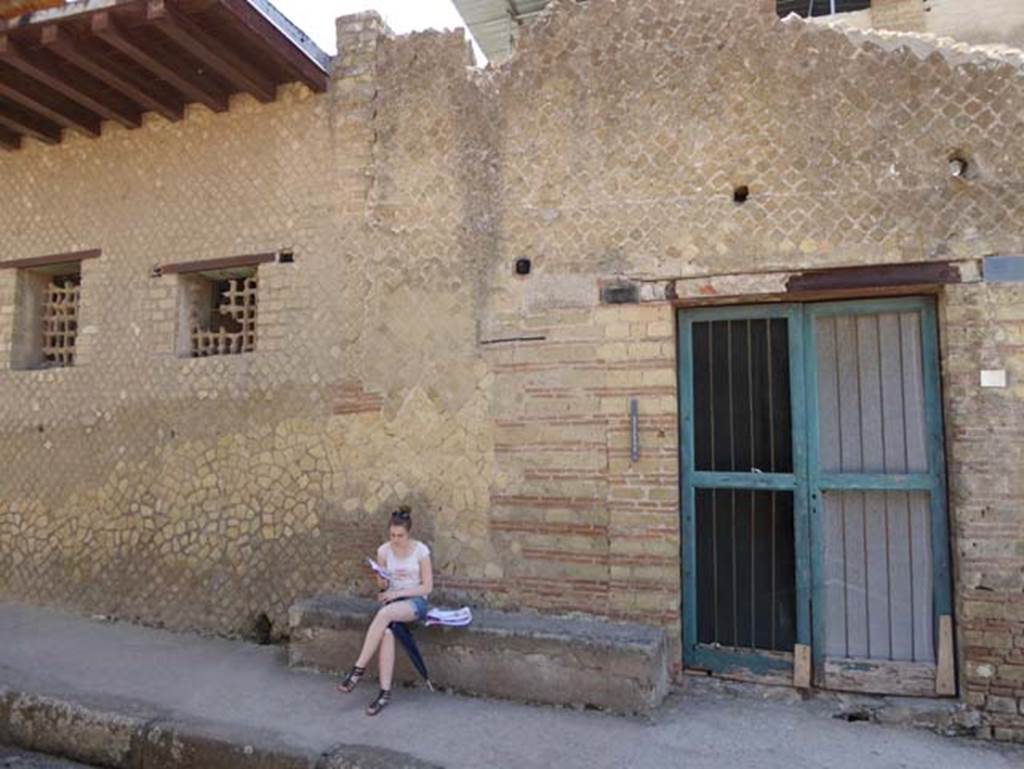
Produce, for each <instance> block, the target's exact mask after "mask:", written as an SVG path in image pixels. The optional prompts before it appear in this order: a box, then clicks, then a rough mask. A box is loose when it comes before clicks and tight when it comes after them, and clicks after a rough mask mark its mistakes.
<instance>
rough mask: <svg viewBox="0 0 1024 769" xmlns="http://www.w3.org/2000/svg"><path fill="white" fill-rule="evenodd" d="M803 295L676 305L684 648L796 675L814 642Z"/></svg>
mask: <svg viewBox="0 0 1024 769" xmlns="http://www.w3.org/2000/svg"><path fill="white" fill-rule="evenodd" d="M802 328H803V320H802V314H801V309H800V307H799V306H798V305H771V306H756V307H730V308H716V309H707V310H695V311H686V312H681V313H680V315H679V343H680V361H681V362H682V368H681V371H680V379H679V381H680V419H681V430H680V435H681V436H682V447H681V451H680V455H681V458H682V475H681V477H682V483H683V487H682V515H683V538H682V542H683V553H682V563H683V572H684V573H683V585H684V589H683V609H684V614H683V616H684V618H685V619H684V622H683V634H684V660H685V662H686V664H687V665H689V666H691V667H699V668H704V669H707V670H713V671H716V672H721V673H740V672H743V671H751V672H753V673H755V674H757V675H759V676H761V677H767V678H778V679H782V680H786V679H791V678H792V670H793V649H794V645H795V644H797V643H800V644H809V643H810V637H811V620H810V611H809V602H808V600H807V596H808V594H809V584H810V559H809V545H808V538H809V528H808V517H807V499H808V497H807V473H806V466H807V462H806V454H805V450H804V447H805V444H806V425H805V420H804V414H805V408H804V402H803V398H804V383H803V379H802V365H803V364H802V361H803V360H804V351H803V331H802Z"/></svg>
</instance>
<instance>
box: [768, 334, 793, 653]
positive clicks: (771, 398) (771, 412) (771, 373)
mask: <svg viewBox="0 0 1024 769" xmlns="http://www.w3.org/2000/svg"><path fill="white" fill-rule="evenodd" d="M773 322H774V321H773V320H772V319H771V318H767V319H765V322H764V323H765V339H766V341H767V344H766V347H767V351H768V352H767V355H768V367H767V370H768V458H769V465H770V470H771V472H773V473H774V472H775V395H774V394H773V392H772V390H773V382H774V380H775V368H774V366H773V365H772V364H773V359H772V323H773ZM790 365H793V362H792V361H790ZM771 497H772V527H771V537H772V630H771V648H772V649H773V650H774V649H775V648H776V646H775V644H776V639H775V627H776V625H777V624H778V621H779V617H778V586H777V585H776V578H775V574H776V570H777V562H776V558H777V553H776V547H777V543H778V532H777V530H776V520H775V514H776V509H775V504H776V499H777V497H778V494H777V493H776V492H774V491H773V492H771Z"/></svg>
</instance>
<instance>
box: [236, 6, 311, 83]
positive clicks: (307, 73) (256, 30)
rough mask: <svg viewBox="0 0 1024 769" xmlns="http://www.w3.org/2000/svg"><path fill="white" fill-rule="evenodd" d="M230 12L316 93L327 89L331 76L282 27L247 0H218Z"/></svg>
mask: <svg viewBox="0 0 1024 769" xmlns="http://www.w3.org/2000/svg"><path fill="white" fill-rule="evenodd" d="M218 2H219V4H220V5H221V7H223V8H224V9H225V10H226V11H228V12H229V13H230V14H231V15H232V16H234V17H235V19H237V20H238V21H239V22H241V24H242V25H243V26H244V27H245V28H246V29H247V30H248V31H249V32H250V33H251V34H253V35H255V36H256V37H257V38H259V39H260V41H261V42H262V44H263V45H264V46H265V47H267V48H268V49H270V50H271V51H273V52H274V55H275V58H276V59H277V60H278V61H279V62H281V63H282V64H283V65H284V66H285V67H287V68H288V71H289V72H291V73H292V74H293V76H294V77H296V78H297V79H298V80H300V81H301V82H303V83H305V84H306V85H307V86H309V88H311V89H312V90H313V91H315V92H316V93H323V92H324V91H326V90H327V86H328V83H329V78H328V76H327V73H326V72H324V71H323V70H322V69H321V68H320V66H319V65H318V64H317V63H316V62H314V61H313V60H312V59H311V58H309V56H307V55H306V54H305V53H303V52H302V51H301V50H299V49H298V48H296V47H295V45H293V44H292V43H291V42H288V41H287V40H285V39H284V38H283V37H282V36H281V33H280V32H279V31H278V29H277V28H276V27H275V26H274V25H273V24H272V23H271V22H270V21H269V20H268V19H267V18H266V17H264V16H263V15H262V14H260V13H259V12H258V11H256V10H255V9H254V8H253V7H252V5H251V4H250V3H249V2H248V1H247V0H218Z"/></svg>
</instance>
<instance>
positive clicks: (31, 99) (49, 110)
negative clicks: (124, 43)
mask: <svg viewBox="0 0 1024 769" xmlns="http://www.w3.org/2000/svg"><path fill="white" fill-rule="evenodd" d="M0 96H2V97H4V98H5V99H7V100H8V101H12V102H14V103H15V104H17V105H19V106H20V107H22V108H23V109H25V110H27V111H28V112H31V113H33V114H34V115H38V116H39V117H41V118H44V119H45V120H48V121H50V122H52V123H56V124H57V125H59V126H63V127H64V128H77V129H78V130H80V131H83V132H84V133H86V134H88V135H89V136H99V135H100V118H99V116H97V115H94V114H92V113H87V114H82V113H81V112H78V114H72V113H71V112H70V111H68V110H65V109H61V108H59V107H56V106H54V105H52V104H47V103H46V102H44V101H41V100H40V99H39V98H38V97H37V95H36V94H34V93H29V92H27V91H26V90H25V89H23V88H19V87H18V86H16V85H15V84H13V83H10V82H6V81H2V80H0Z"/></svg>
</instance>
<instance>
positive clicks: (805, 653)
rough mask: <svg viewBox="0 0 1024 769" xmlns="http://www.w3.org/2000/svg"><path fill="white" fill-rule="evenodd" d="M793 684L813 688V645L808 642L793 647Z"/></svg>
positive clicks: (799, 687)
mask: <svg viewBox="0 0 1024 769" xmlns="http://www.w3.org/2000/svg"><path fill="white" fill-rule="evenodd" d="M793 686H795V687H797V688H798V689H809V688H811V647H810V646H808V645H807V644H796V645H795V646H794V647H793Z"/></svg>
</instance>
